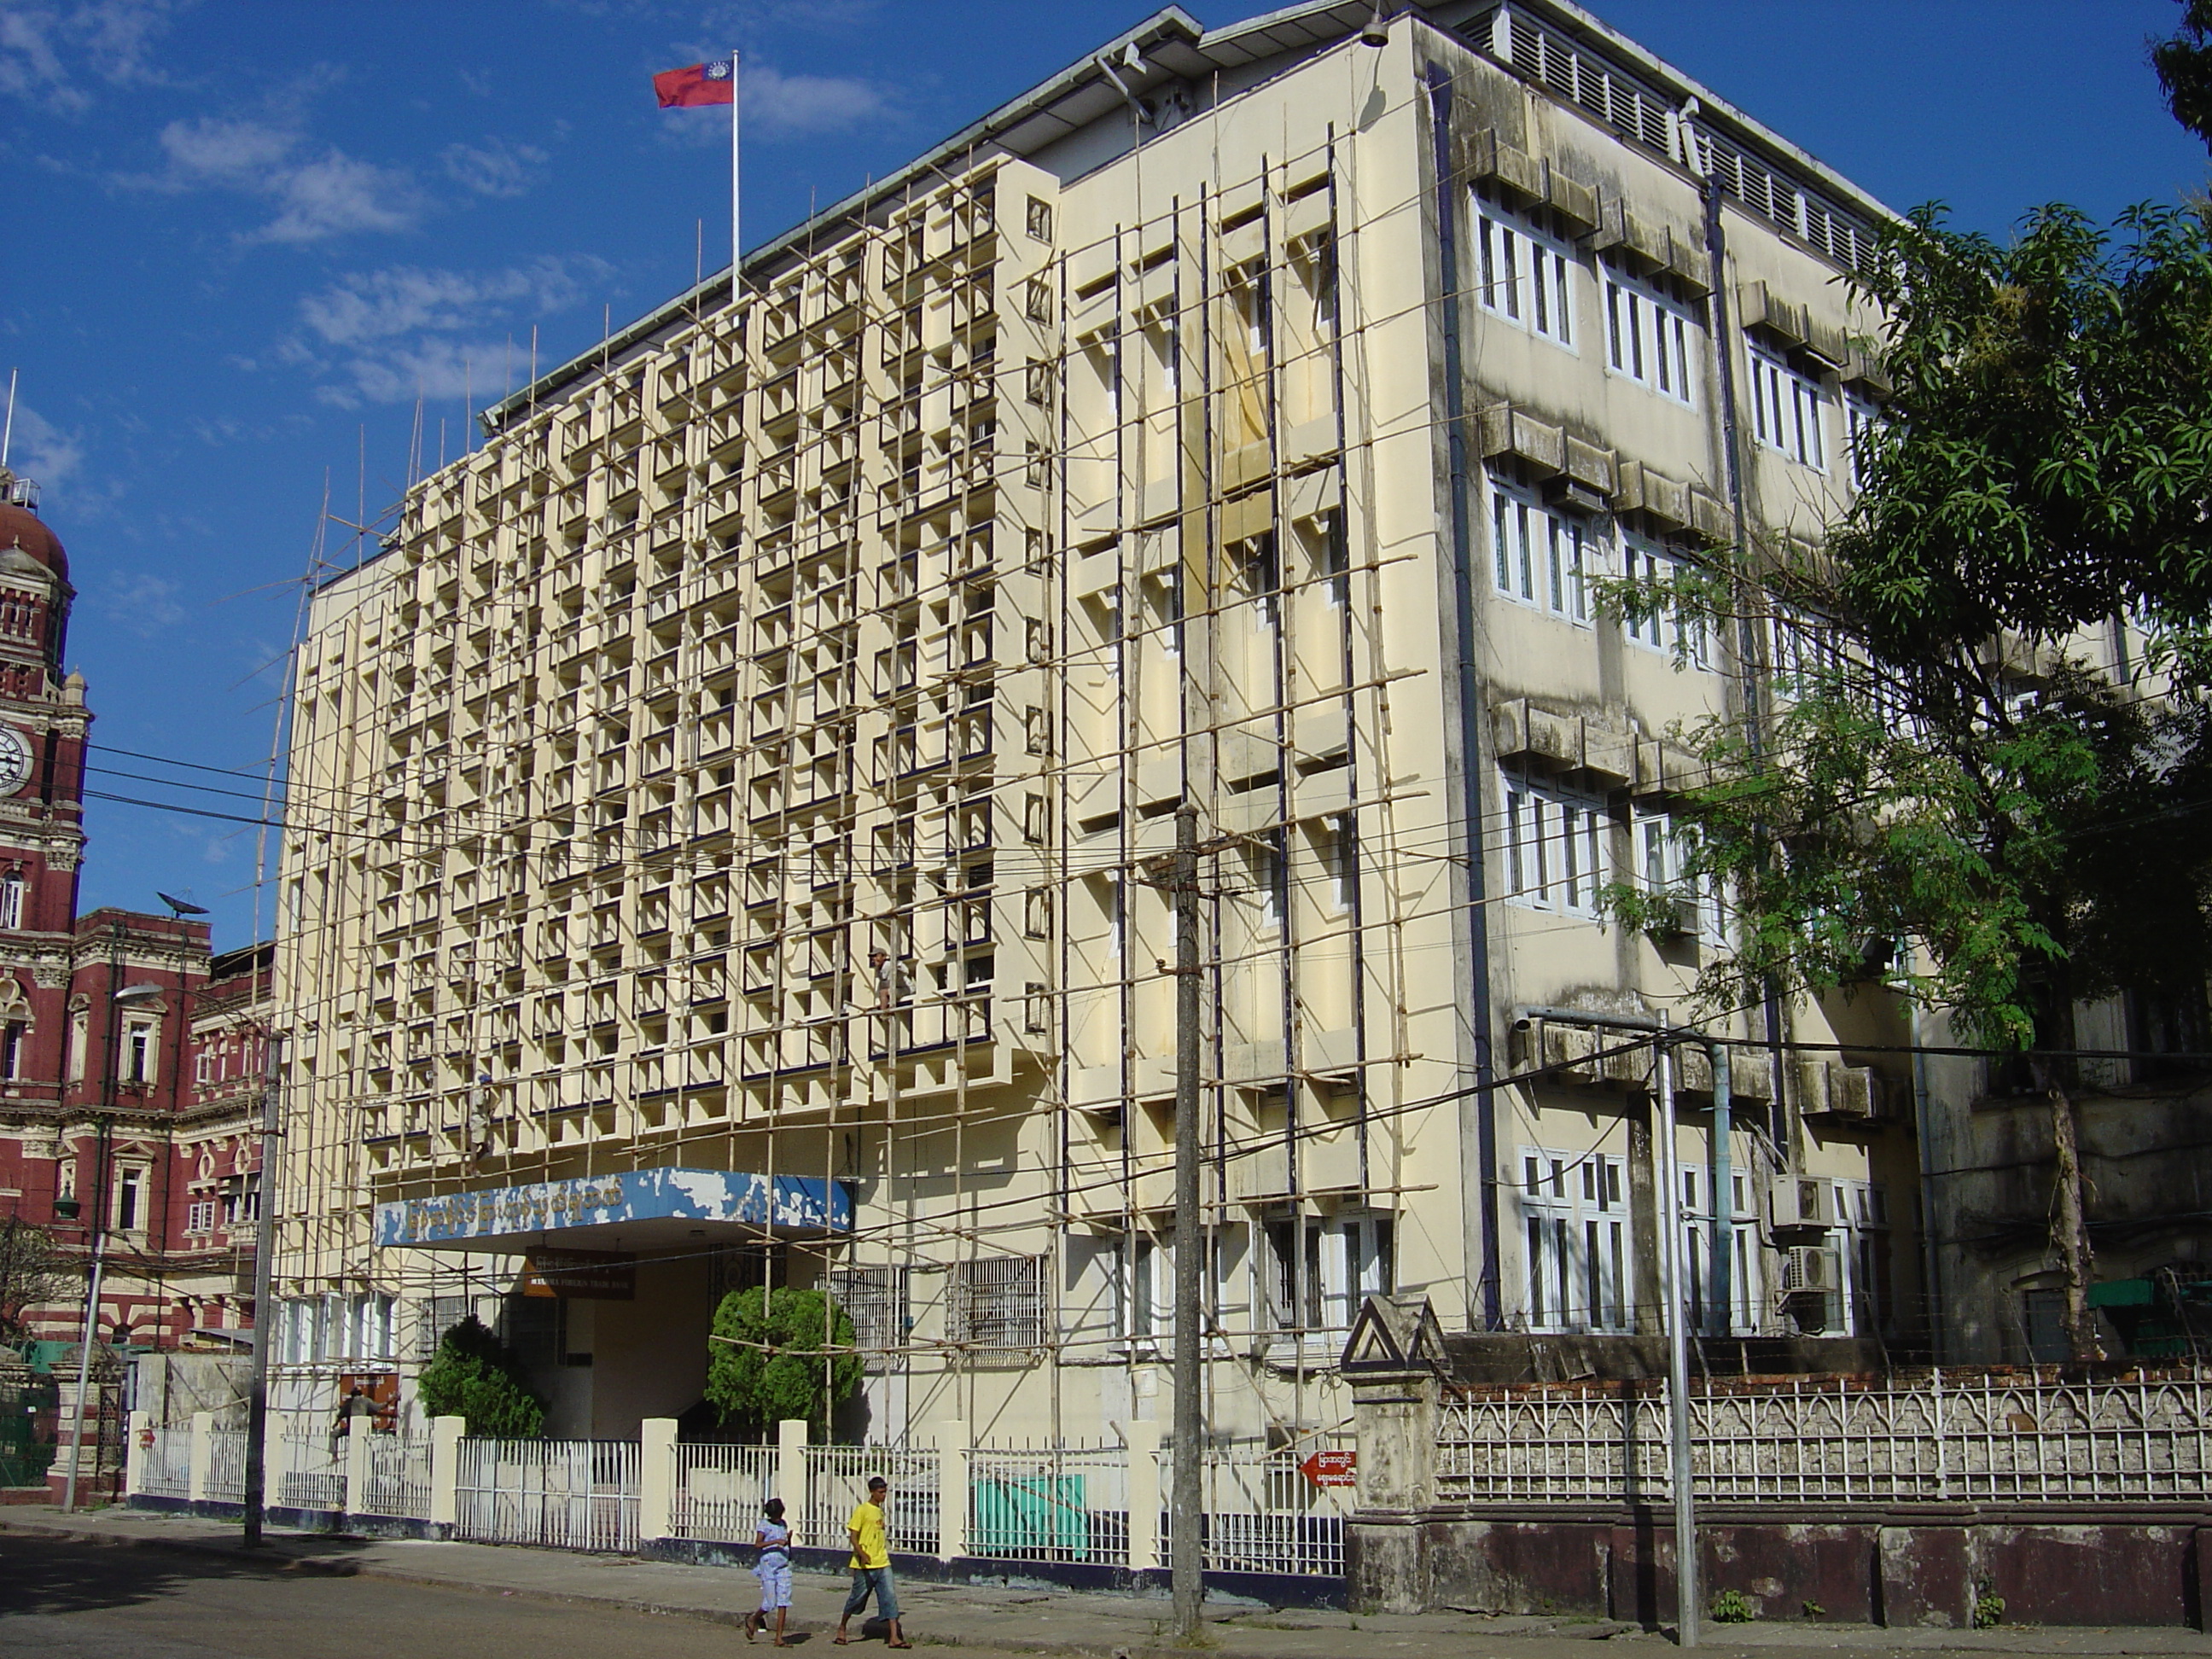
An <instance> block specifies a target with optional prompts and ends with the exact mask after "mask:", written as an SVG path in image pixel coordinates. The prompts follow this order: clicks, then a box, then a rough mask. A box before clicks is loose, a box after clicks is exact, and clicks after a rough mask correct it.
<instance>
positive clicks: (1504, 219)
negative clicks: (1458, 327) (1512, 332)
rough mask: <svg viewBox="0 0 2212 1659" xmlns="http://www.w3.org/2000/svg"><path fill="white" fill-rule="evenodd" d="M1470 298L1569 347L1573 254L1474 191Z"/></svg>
mask: <svg viewBox="0 0 2212 1659" xmlns="http://www.w3.org/2000/svg"><path fill="white" fill-rule="evenodd" d="M1474 258H1475V277H1474V280H1475V297H1476V300H1477V301H1478V302H1479V303H1480V305H1481V307H1482V308H1483V309H1484V310H1485V311H1486V312H1488V313H1490V314H1491V315H1492V316H1493V317H1498V318H1502V319H1504V320H1505V321H1507V322H1509V323H1511V324H1513V325H1515V326H1516V327H1517V328H1522V329H1525V330H1527V331H1528V332H1529V333H1531V334H1533V335H1534V336H1535V337H1537V338H1538V339H1540V340H1549V341H1550V342H1551V343H1553V345H1556V346H1558V347H1559V348H1560V349H1563V350H1566V351H1572V350H1574V349H1575V302H1576V292H1575V290H1576V289H1577V287H1578V286H1579V283H1577V270H1578V269H1579V267H1580V265H1581V263H1582V262H1581V261H1580V260H1579V259H1578V258H1576V257H1575V252H1574V250H1573V249H1572V248H1571V247H1570V246H1568V245H1567V244H1566V243H1565V241H1563V240H1560V239H1559V237H1557V236H1554V235H1553V234H1551V233H1550V232H1549V231H1547V230H1542V229H1540V228H1538V227H1537V226H1536V224H1535V223H1534V222H1533V221H1532V220H1530V219H1528V217H1526V216H1524V215H1522V214H1519V213H1516V212H1515V211H1513V210H1511V209H1510V208H1506V207H1501V206H1500V205H1499V204H1497V203H1496V202H1493V201H1491V200H1490V199H1489V198H1488V197H1485V196H1484V195H1483V194H1482V193H1481V192H1480V191H1476V192H1474Z"/></svg>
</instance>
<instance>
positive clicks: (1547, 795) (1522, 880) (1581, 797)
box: [1498, 767, 1613, 921]
mask: <svg viewBox="0 0 2212 1659" xmlns="http://www.w3.org/2000/svg"><path fill="white" fill-rule="evenodd" d="M1498 781H1499V791H1500V793H1501V795H1502V797H1503V803H1504V821H1505V835H1504V845H1503V852H1504V862H1505V870H1504V878H1505V879H1504V896H1505V902H1507V903H1508V904H1516V905H1519V906H1521V907H1522V908H1526V909H1531V910H1550V911H1555V912H1557V913H1558V914H1559V915H1569V916H1580V917H1583V918H1584V919H1585V920H1588V921H1598V920H1600V919H1601V918H1600V914H1599V908H1598V896H1599V893H1600V891H1601V890H1602V889H1603V888H1604V886H1605V884H1606V883H1607V881H1609V880H1611V879H1612V860H1611V858H1610V852H1611V842H1612V839H1613V837H1612V836H1611V834H1610V833H1609V831H1610V829H1611V825H1610V823H1609V817H1610V815H1609V814H1608V813H1607V810H1606V805H1605V803H1604V802H1603V801H1602V800H1601V799H1598V798H1597V797H1596V796H1595V795H1585V794H1581V793H1577V792H1575V791H1572V790H1568V789H1563V788H1560V787H1559V786H1558V785H1556V784H1554V783H1553V782H1551V781H1548V780H1546V779H1540V778H1534V777H1531V776H1529V775H1528V774H1526V773H1523V772H1516V771H1514V770H1512V769H1510V768H1504V767H1501V768H1500V769H1499V770H1498Z"/></svg>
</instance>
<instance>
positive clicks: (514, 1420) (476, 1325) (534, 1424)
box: [416, 1314, 545, 1440]
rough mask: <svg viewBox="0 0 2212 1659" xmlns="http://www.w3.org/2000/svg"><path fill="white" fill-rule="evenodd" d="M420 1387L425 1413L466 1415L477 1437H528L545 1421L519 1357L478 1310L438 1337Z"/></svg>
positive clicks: (452, 1415)
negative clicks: (484, 1320) (487, 1323)
mask: <svg viewBox="0 0 2212 1659" xmlns="http://www.w3.org/2000/svg"><path fill="white" fill-rule="evenodd" d="M416 1389H417V1390H418V1392H419V1395H420V1397H421V1399H422V1409H423V1410H424V1411H425V1412H427V1413H429V1414H430V1415H431V1416H433V1417H461V1418H465V1419H468V1425H469V1433H470V1434H471V1435H474V1436H481V1437H486V1438H489V1439H493V1440H528V1439H531V1438H532V1437H535V1436H536V1435H537V1434H538V1432H539V1431H541V1430H543V1429H544V1426H545V1402H544V1401H543V1400H541V1399H539V1398H538V1395H536V1394H534V1393H533V1392H532V1390H531V1388H530V1384H529V1383H528V1382H527V1381H526V1379H525V1377H524V1376H523V1370H522V1363H521V1361H520V1360H519V1359H517V1358H515V1356H514V1351H513V1349H511V1348H509V1347H508V1346H507V1344H506V1343H504V1342H502V1341H501V1340H499V1338H498V1337H497V1336H496V1335H495V1334H493V1333H492V1332H491V1331H490V1330H489V1328H486V1327H485V1325H484V1324H483V1322H482V1321H480V1320H478V1319H477V1316H475V1315H474V1314H471V1315H470V1316H468V1317H467V1318H466V1319H464V1320H463V1321H462V1322H460V1323H459V1324H458V1325H456V1326H454V1327H453V1329H451V1330H449V1331H447V1333H446V1334H445V1335H444V1337H443V1338H441V1340H440V1341H439V1343H438V1352H436V1353H435V1354H434V1355H433V1356H432V1357H431V1359H430V1363H429V1364H427V1365H425V1366H424V1367H423V1368H422V1376H421V1377H420V1378H418V1379H417V1381H416Z"/></svg>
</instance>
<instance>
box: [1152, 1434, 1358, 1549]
mask: <svg viewBox="0 0 2212 1659" xmlns="http://www.w3.org/2000/svg"><path fill="white" fill-rule="evenodd" d="M1298 1462H1299V1455H1298V1454H1297V1452H1294V1451H1272V1452H1261V1451H1260V1450H1258V1449H1253V1450H1251V1451H1240V1450H1239V1449H1236V1448H1227V1449H1220V1450H1216V1451H1212V1452H1210V1453H1209V1454H1208V1455H1207V1457H1206V1465H1205V1468H1204V1471H1203V1473H1202V1474H1201V1476H1200V1480H1201V1482H1202V1485H1201V1491H1202V1492H1203V1493H1204V1496H1205V1504H1206V1517H1205V1523H1206V1533H1205V1543H1204V1545H1203V1547H1202V1548H1201V1551H1200V1554H1201V1556H1202V1557H1203V1559H1204V1560H1205V1563H1206V1570H1207V1571H1211V1572H1271V1573H1286V1574H1290V1575H1291V1576H1293V1577H1301V1578H1304V1577H1325V1578H1336V1577H1342V1576H1343V1574H1344V1516H1345V1511H1346V1509H1347V1508H1349V1507H1350V1505H1349V1503H1348V1501H1347V1500H1348V1499H1349V1498H1351V1496H1352V1494H1351V1493H1350V1492H1348V1491H1346V1490H1345V1489H1343V1488H1341V1487H1320V1486H1315V1485H1314V1484H1313V1483H1312V1482H1311V1481H1310V1480H1307V1479H1306V1478H1305V1476H1304V1474H1302V1473H1301V1472H1300V1471H1299V1468H1298ZM1174 1524H1175V1523H1174V1517H1173V1513H1172V1506H1170V1516H1169V1520H1168V1522H1167V1525H1166V1526H1165V1527H1164V1528H1162V1532H1163V1536H1164V1537H1171V1536H1172V1533H1173V1528H1174Z"/></svg>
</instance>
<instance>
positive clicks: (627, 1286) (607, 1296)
mask: <svg viewBox="0 0 2212 1659" xmlns="http://www.w3.org/2000/svg"><path fill="white" fill-rule="evenodd" d="M527 1261H528V1265H527V1266H526V1267H524V1268H523V1270H522V1293H523V1295H525V1296H559V1297H575V1298H578V1299H580V1300H591V1301H598V1302H628V1301H629V1300H631V1299H632V1298H634V1297H635V1296H636V1295H637V1257H636V1256H635V1255H629V1254H628V1253H627V1252H623V1251H616V1250H544V1249H540V1250H532V1252H531V1253H530V1255H529V1257H528V1258H527Z"/></svg>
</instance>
